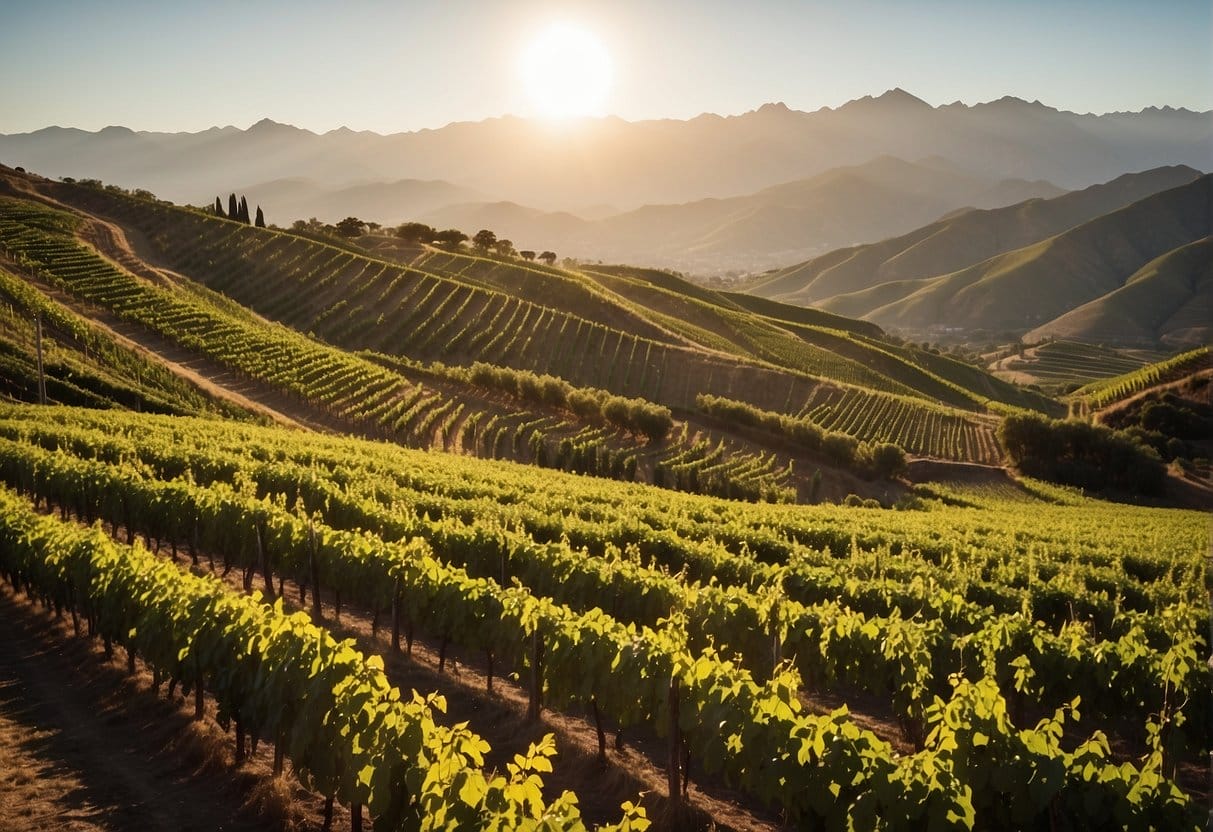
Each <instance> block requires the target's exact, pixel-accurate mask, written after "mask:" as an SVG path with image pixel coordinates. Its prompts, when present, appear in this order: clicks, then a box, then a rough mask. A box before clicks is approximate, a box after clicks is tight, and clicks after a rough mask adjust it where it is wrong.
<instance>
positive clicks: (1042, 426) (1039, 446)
mask: <svg viewBox="0 0 1213 832" xmlns="http://www.w3.org/2000/svg"><path fill="white" fill-rule="evenodd" d="M998 439H999V441H1000V442H1001V443H1002V446H1003V448H1004V449H1005V450H1006V452H1007V456H1008V457H1010V459H1011V462H1012V463H1013V464H1015V465H1016V466H1018V467H1019V469H1020V470H1021V471H1023V472H1024V473H1026V474H1029V475H1031V476H1034V477H1040V478H1041V479H1046V480H1050V481H1052V482H1060V483H1063V484H1066V485H1075V486H1078V487H1080V488H1087V489H1091V490H1102V489H1104V488H1114V489H1119V490H1123V491H1129V492H1135V493H1141V494H1156V493H1158V492H1159V491H1161V490H1162V487H1163V483H1164V482H1165V478H1166V469H1165V468H1164V467H1163V464H1162V460H1161V459H1160V458H1159V455H1158V452H1157V451H1155V450H1154V449H1153V448H1150V447H1148V446H1146V445H1143V444H1141V443H1140V442H1138V441H1136V440H1135V439H1134V438H1133V437H1132V436H1131V435H1129V434H1126V433H1124V432H1121V431H1114V430H1112V429H1111V428H1107V427H1104V426H1103V425H1088V424H1086V423H1085V422H1066V421H1060V420H1057V419H1046V418H1044V417H1042V416H1037V415H1035V414H1013V415H1011V416H1008V417H1007V418H1006V419H1004V420H1003V422H1002V424H1001V425H1000V426H999V428H998Z"/></svg>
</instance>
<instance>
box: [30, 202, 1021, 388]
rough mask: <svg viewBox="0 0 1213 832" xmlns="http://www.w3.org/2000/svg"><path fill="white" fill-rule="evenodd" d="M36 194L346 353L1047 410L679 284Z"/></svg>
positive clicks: (593, 379) (666, 383)
mask: <svg viewBox="0 0 1213 832" xmlns="http://www.w3.org/2000/svg"><path fill="white" fill-rule="evenodd" d="M39 187H42V188H43V189H44V190H46V191H48V192H50V193H53V194H54V195H55V196H56V197H57V198H61V199H64V200H66V201H69V202H73V203H74V204H79V205H81V206H83V207H85V208H87V209H88V210H90V211H94V212H96V213H98V214H100V215H103V216H105V217H107V218H109V219H112V220H114V221H117V222H119V223H121V224H123V225H125V226H126V227H127V228H129V229H132V230H133V231H136V232H138V236H139V237H141V238H142V239H143V240H144V241H145V242H146V244H147V247H148V249H149V251H150V252H151V253H152V254H153V255H154V256H155V257H156V258H157V259H159V260H161V261H162V262H163V263H164V264H165V265H167V266H169V267H170V268H173V269H174V270H176V271H179V272H181V273H183V274H186V275H188V276H190V277H192V278H194V279H196V280H198V281H200V282H202V283H204V284H206V285H208V286H210V287H211V288H214V289H217V290H219V291H222V292H224V293H225V294H228V295H229V296H231V297H233V298H234V299H236V300H238V301H239V302H241V303H243V304H245V305H247V306H249V307H250V308H252V309H254V310H255V311H257V312H258V313H259V314H262V315H264V316H266V317H270V318H272V319H275V320H280V321H282V322H283V323H286V324H288V325H290V326H292V327H295V328H297V329H299V330H301V331H305V332H313V333H315V334H316V335H317V336H318V337H321V338H323V339H325V340H328V341H330V342H331V343H334V344H337V345H340V346H343V347H346V348H349V349H369V350H375V351H378V352H384V353H389V354H397V355H407V356H409V357H410V358H414V359H418V360H440V361H443V362H445V363H448V364H468V363H470V362H471V361H474V360H483V361H489V362H490V363H495V364H503V365H506V366H511V367H516V368H520V369H527V370H534V371H539V372H548V373H552V374H555V375H559V376H561V377H562V378H565V379H567V380H568V381H570V382H571V383H573V384H575V385H579V386H589V387H600V388H603V389H607V390H610V391H612V392H614V393H618V394H621V395H629V396H643V397H645V398H648V399H651V400H653V401H658V402H660V403H663V404H666V405H668V406H671V407H675V408H688V407H690V406H691V405H692V403H693V399H694V393H693V392H692V391H690V390H689V389H688V388H687V386H686V385H685V384H681V385H680V384H679V383H677V382H678V381H685V380H693V382H694V385H695V386H697V387H698V388H699V391H700V392H710V393H713V394H716V395H722V396H728V397H730V398H736V399H740V400H745V401H750V402H752V403H754V404H755V405H757V406H760V407H764V408H767V409H772V410H783V409H787V408H788V407H789V406H790V405H789V404H788V403H789V402H791V401H794V400H796V399H799V398H801V397H802V396H803V395H807V393H808V392H809V391H810V389H811V387H812V386H813V385H814V384H815V383H816V382H817V381H818V380H819V379H822V378H825V379H827V380H832V381H836V382H842V383H858V384H861V385H863V386H871V387H875V388H877V389H884V390H887V391H889V392H898V393H904V394H907V395H921V396H923V397H926V398H928V399H930V400H931V401H937V400H943V401H945V402H947V403H949V404H952V405H954V406H957V407H962V408H967V409H980V408H981V405H982V403H984V401H985V400H986V399H988V398H991V397H993V398H995V399H996V400H1000V401H1003V402H1004V403H1006V404H1013V405H1020V406H1023V405H1025V404H1026V406H1029V407H1043V406H1045V404H1044V403H1043V402H1028V401H1025V400H1024V397H1023V395H1022V394H1021V393H1019V391H1016V390H1014V388H1011V387H1009V386H1005V387H999V386H998V385H997V384H996V383H995V384H994V386H993V387H989V386H988V385H987V389H984V390H967V389H966V390H960V391H957V390H947V391H942V392H941V391H940V390H939V389H930V388H931V384H930V382H928V383H927V384H926V386H925V387H926V389H920V387H919V386H917V385H920V384H922V383H923V380H922V378H921V372H920V371H917V370H915V369H914V368H907V367H905V366H891V367H885V368H881V369H878V370H874V369H872V366H873V364H874V363H875V362H873V361H869V360H867V359H868V358H869V357H870V355H869V354H868V353H867V351H866V350H867V347H866V346H865V345H864V344H863V343H859V344H858V345H856V346H855V347H854V348H853V353H854V355H852V356H840V355H838V354H836V353H835V354H833V355H826V354H825V352H823V351H822V349H821V348H820V347H819V346H818V345H816V344H814V343H810V342H809V340H807V339H806V338H805V337H804V335H805V332H806V330H804V329H803V327H805V326H809V325H808V324H801V327H802V329H800V330H797V329H796V328H795V327H794V326H793V325H792V324H793V323H795V321H788V320H780V319H778V318H775V317H771V316H769V315H766V314H758V313H755V312H752V311H748V310H745V309H741V308H738V304H736V303H733V302H732V301H730V300H728V299H727V298H724V297H723V296H721V295H718V294H717V293H711V295H712V298H711V302H708V301H707V300H705V299H704V298H703V297H702V296H700V297H695V296H694V293H690V292H688V290H687V286H686V284H685V282H683V281H677V284H678V285H677V286H670V285H666V286H657V285H655V284H653V283H652V282H651V281H649V282H646V281H644V280H640V281H632V282H628V284H627V285H626V286H625V285H624V284H623V283H621V282H619V280H620V279H619V278H616V279H615V281H616V282H614V284H613V285H606V284H607V282H608V276H606V275H605V274H593V273H591V274H582V273H579V272H569V271H565V270H560V269H551V268H546V267H543V266H536V265H532V264H525V263H523V262H522V261H518V260H510V261H508V262H504V261H502V260H499V259H494V258H489V257H480V256H475V255H473V254H469V253H466V252H446V251H437V250H429V251H427V252H426V253H425V254H423V255H422V257H420V258H418V259H417V260H416V261H415V262H414V263H413V264H412V265H411V266H408V267H406V266H402V265H400V264H395V263H390V262H385V261H381V260H376V259H374V258H372V257H369V256H360V255H358V254H355V253H354V252H353V251H350V250H346V249H342V248H338V247H335V246H326V245H323V244H318V243H316V242H314V241H310V240H307V239H302V238H299V237H295V236H292V235H284V234H276V233H274V232H272V231H264V230H258V229H252V228H249V227H247V226H244V225H241V224H239V223H232V222H226V221H223V220H220V219H217V218H214V217H210V216H206V215H202V214H198V213H192V212H188V211H184V210H179V209H174V208H172V207H170V206H166V205H164V204H161V203H154V202H150V201H146V200H139V199H134V198H130V197H125V196H123V195H121V194H116V193H112V192H107V191H99V190H96V189H88V188H80V187H73V186H67V185H58V184H54V183H43V184H41V185H40V186H39ZM670 280H675V279H673V278H671V279H670ZM831 320H834V321H837V319H833V318H831ZM814 329H826V327H820V326H819V327H815V328H814ZM860 331H862V332H864V333H867V334H871V329H870V328H861V330H860ZM823 337H824V336H823ZM826 352H829V350H827V351H826ZM848 359H849V360H848ZM671 380H676V381H671Z"/></svg>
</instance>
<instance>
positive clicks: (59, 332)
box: [0, 267, 252, 420]
mask: <svg viewBox="0 0 1213 832" xmlns="http://www.w3.org/2000/svg"><path fill="white" fill-rule="evenodd" d="M39 321H40V323H41V342H42V370H43V374H44V379H45V381H44V384H45V391H44V392H45V396H46V402H47V403H48V404H64V405H77V406H81V407H97V408H122V409H127V410H136V411H140V412H145V413H165V414H174V415H183V416H193V415H206V414H210V415H215V416H221V417H224V418H228V419H239V420H245V419H249V418H252V414H250V413H249V412H248V411H247V410H246V409H245V408H243V407H241V406H239V405H237V404H234V403H232V402H231V401H229V400H226V399H223V398H219V397H217V396H216V395H214V394H213V393H212V392H210V391H207V390H204V389H202V388H201V387H199V386H198V385H197V384H194V383H191V382H190V381H187V380H185V379H183V378H182V377H181V376H180V375H178V374H176V373H174V372H172V371H171V370H169V369H168V368H166V367H165V366H164V365H163V364H162V363H161V362H159V361H156V360H154V359H153V358H152V357H151V356H149V355H147V354H146V353H145V352H143V351H141V350H138V349H137V348H135V347H134V346H133V345H131V344H129V343H125V342H123V341H121V340H120V338H119V336H116V335H115V334H114V333H112V332H110V331H107V330H104V329H102V328H100V327H97V326H95V325H92V324H91V323H90V322H89V321H88V320H86V319H85V318H82V317H81V316H79V315H77V314H75V313H74V312H72V311H71V310H70V309H68V308H67V307H66V306H64V305H63V304H61V303H59V302H58V301H56V300H55V299H54V298H53V297H51V296H49V295H48V294H46V293H44V292H42V291H39V290H38V289H37V288H36V287H34V286H32V285H30V284H29V283H28V282H26V281H24V280H21V279H19V278H17V277H15V276H14V275H12V274H10V273H8V272H7V271H4V270H3V268H2V267H0V396H2V397H3V398H6V399H10V400H16V401H24V402H37V401H39V396H40V392H39V385H38V330H37V327H38V322H39Z"/></svg>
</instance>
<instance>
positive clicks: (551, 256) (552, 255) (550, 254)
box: [539, 251, 556, 266]
mask: <svg viewBox="0 0 1213 832" xmlns="http://www.w3.org/2000/svg"><path fill="white" fill-rule="evenodd" d="M539 259H540V260H542V261H543V262H545V263H547V264H548V265H549V266H554V265H555V264H556V252H554V251H545V252H544V253H543V254H541V255H539Z"/></svg>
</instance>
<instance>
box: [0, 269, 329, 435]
mask: <svg viewBox="0 0 1213 832" xmlns="http://www.w3.org/2000/svg"><path fill="white" fill-rule="evenodd" d="M14 268H16V267H15V266H14ZM18 270H19V269H18ZM22 277H23V279H25V280H27V281H29V282H30V283H31V284H33V285H34V286H36V287H37V288H38V289H39V290H40V291H41V292H43V293H44V294H46V295H48V296H49V297H51V298H52V299H54V300H55V301H56V302H58V303H60V304H62V305H63V306H65V307H67V308H68V309H70V310H71V311H72V312H74V313H76V314H77V315H79V316H80V317H82V318H84V319H86V320H87V321H89V322H90V323H91V324H92V325H93V326H94V327H96V328H97V329H98V330H100V331H101V332H102V333H104V334H105V335H106V336H108V337H110V338H112V339H113V340H114V341H115V342H117V343H118V344H119V345H121V346H123V347H126V348H127V349H130V350H132V351H134V352H136V353H138V354H140V355H142V356H144V357H145V358H147V359H149V360H151V361H154V362H156V363H159V364H162V365H163V366H164V367H166V368H167V369H168V370H169V371H170V372H172V373H174V374H175V375H177V376H180V377H181V378H184V379H186V380H188V381H189V382H191V383H192V384H194V385H196V386H197V387H199V388H200V389H202V390H203V391H205V392H206V393H208V394H210V395H212V396H214V397H215V398H219V399H223V400H225V401H228V402H231V403H232V404H235V405H237V406H239V407H242V408H244V409H245V410H249V411H251V412H253V413H257V414H260V415H262V416H265V417H267V418H269V419H272V420H273V421H274V422H277V423H278V424H281V425H286V426H289V427H305V428H310V429H312V430H318V431H329V430H333V429H335V428H336V426H334V425H332V424H330V420H327V419H324V418H322V417H320V416H319V414H316V413H314V412H313V411H312V409H311V408H309V407H306V406H305V405H302V404H300V403H299V402H297V401H294V400H292V399H291V398H290V397H289V396H287V395H285V394H283V393H281V392H279V391H277V390H274V389H273V388H271V387H269V386H268V385H265V384H260V383H258V382H254V381H251V380H249V379H246V378H242V377H240V376H238V375H237V374H236V373H234V372H232V370H230V369H229V368H227V367H225V366H223V365H222V364H220V363H218V362H216V361H212V360H211V359H208V358H206V357H204V356H200V355H198V354H197V353H195V352H191V351H190V350H187V349H185V348H184V347H182V346H180V345H179V344H176V343H175V342H173V341H170V340H168V339H167V338H163V337H161V336H159V335H157V334H156V333H154V332H151V331H150V330H148V329H145V328H144V327H141V326H139V325H137V324H133V323H131V322H129V321H124V320H122V319H121V318H119V317H118V316H116V315H114V314H113V313H112V312H110V311H109V310H107V309H102V308H100V307H96V306H93V305H91V304H87V303H85V302H83V301H81V300H80V299H79V298H76V297H75V296H73V295H70V294H68V293H67V292H64V291H63V290H62V289H59V288H58V287H56V286H53V285H51V284H49V283H45V282H42V281H39V280H37V279H34V278H31V277H30V276H29V275H27V274H23V275H22Z"/></svg>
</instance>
